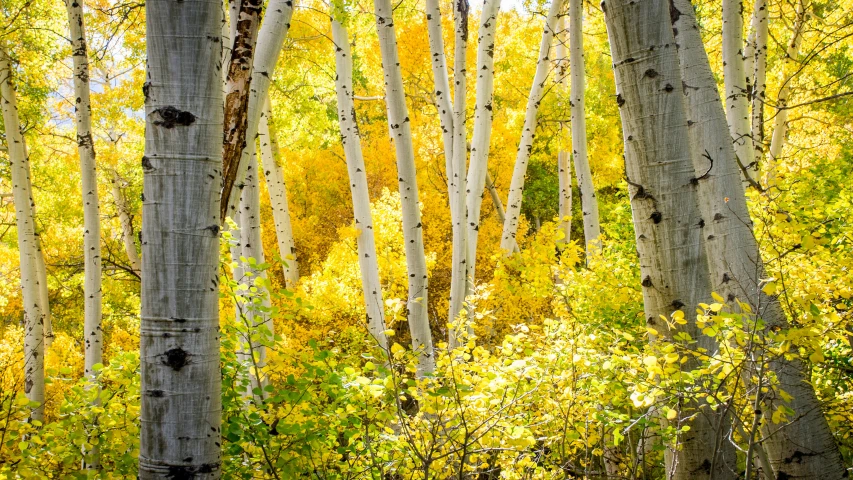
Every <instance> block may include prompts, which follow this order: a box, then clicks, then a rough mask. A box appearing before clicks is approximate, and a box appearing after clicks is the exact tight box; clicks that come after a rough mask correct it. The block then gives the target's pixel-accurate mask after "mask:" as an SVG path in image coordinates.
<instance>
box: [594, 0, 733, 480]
mask: <svg viewBox="0 0 853 480" xmlns="http://www.w3.org/2000/svg"><path fill="white" fill-rule="evenodd" d="M668 3H669V2H663V1H643V2H635V1H632V0H608V1H607V2H606V4H604V5H603V7H604V8H603V9H604V12H605V23H606V25H607V33H608V37H609V38H610V46H611V52H612V57H613V66H614V72H615V76H616V92H617V102H618V104H619V107H620V115H621V117H622V132H623V137H624V144H625V170H626V174H627V177H628V178H627V181H628V185H629V190H630V196H631V209H632V213H633V218H634V230H635V235H636V240H637V252H638V254H639V259H640V275H641V277H642V279H643V280H642V286H643V303H644V310H645V317H646V322H647V324H648V325H649V326H650V327H652V328H654V329H656V330H657V331H658V332H660V333H661V334H662V335H663V336H664V338H669V337H671V336H672V335H673V334H674V333H675V332H674V331H670V328H669V327H668V326H667V324H666V323H664V322H662V321H661V320H660V317H661V316H663V317H664V318H669V317H670V316H671V315H672V314H673V313H674V312H675V311H676V310H681V311H682V312H685V313H687V314H688V315H689V314H691V313H692V312H694V311H695V310H696V306H697V304H698V303H699V302H700V301H702V300H704V299H706V298H707V297H709V296H710V285H709V276H708V264H707V258H706V256H705V252H704V249H703V247H702V225H703V222H702V218H701V213H700V211H699V205H698V203H699V202H698V197H697V194H696V189H695V187H694V185H693V180H694V172H693V163H692V158H691V150H690V142H689V140H688V132H687V117H686V113H685V105H684V99H683V95H682V88H681V86H682V83H681V77H680V72H679V63H678V57H677V55H676V51H675V50H676V49H675V48H674V47H675V43H676V41H675V39H674V38H673V31H672V27H671V25H670V23H669V9H670V5H669V4H668ZM648 52H655V53H654V54H651V55H650V54H649V53H648ZM683 328H684V330H685V331H687V333H688V334H690V335H691V337H692V338H695V339H698V340H699V341H700V346H704V347H706V348H707V347H709V346H710V343H711V342H712V340H711V339H709V338H707V337H704V336H703V335H701V333H700V332H699V329H698V327H697V326H696V322H695V320H694V321H693V322H690V321H688V323H687V324H686V325H684V327H683ZM686 368H688V369H691V368H694V367H693V366H687V367H686ZM706 410H707V407H705V408H704V409H703V408H702V405H701V403H699V402H695V401H694V402H684V403H683V404H682V405H681V408H680V411H679V417H678V423H679V425H688V426H689V427H690V429H689V430H688V431H687V432H685V433H682V434H680V435H679V437H678V438H677V440H678V447H677V448H676V449H673V450H671V451H670V452H669V453H668V455H666V467H667V474H666V475H667V478H670V479H692V478H695V475H696V472H703V473H707V474H708V475H709V478H734V473H733V472H732V471H731V470H730V469H732V468H733V466H734V465H731V464H729V463H728V462H727V460H726V459H724V458H722V455H721V449H720V448H718V443H717V442H718V440H720V439H723V438H724V434H723V433H722V432H721V431H716V429H717V428H719V427H718V423H717V422H714V421H713V418H714V415H709V414H708V413H707V411H706Z"/></svg>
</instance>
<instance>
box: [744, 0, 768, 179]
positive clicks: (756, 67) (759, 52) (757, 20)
mask: <svg viewBox="0 0 853 480" xmlns="http://www.w3.org/2000/svg"><path fill="white" fill-rule="evenodd" d="M751 23H752V30H753V34H754V40H753V44H752V48H751V50H752V55H753V60H752V66H753V71H752V72H747V73H748V74H751V75H752V91H751V95H750V99H751V100H752V116H751V118H752V146H753V149H754V150H755V152H754V153H753V160H752V161H754V162H755V164H756V168H758V166H760V165H761V160H762V159H763V157H764V102H765V101H766V97H767V95H766V92H767V38H768V36H769V19H768V16H767V0H755V10H754V11H753V13H752V21H751Z"/></svg>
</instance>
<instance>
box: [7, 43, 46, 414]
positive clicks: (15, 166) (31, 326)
mask: <svg viewBox="0 0 853 480" xmlns="http://www.w3.org/2000/svg"><path fill="white" fill-rule="evenodd" d="M0 96H2V98H0V104H2V105H0V107H2V110H3V124H4V125H5V127H6V145H7V148H8V154H9V163H10V164H11V165H10V170H11V174H12V175H11V176H12V194H13V197H14V200H15V221H16V226H17V229H18V253H19V256H20V262H21V264H20V269H21V294H22V297H23V304H24V393H26V395H27V399H29V400H30V401H33V402H38V403H39V406H38V407H36V408H35V409H33V411H32V413H31V414H30V418H31V419H33V420H39V421H41V420H42V419H43V417H44V314H43V310H42V305H41V299H40V298H39V287H40V285H39V280H38V272H37V270H36V262H37V261H38V260H37V259H36V255H37V247H36V236H35V226H34V221H33V201H32V192H31V191H30V162H29V158H27V150H26V146H25V144H24V136H23V135H22V134H21V121H20V119H19V117H18V100H17V98H16V96H15V86H14V83H13V81H12V62H11V60H10V59H9V55H8V54H7V53H6V50H4V49H3V48H0Z"/></svg>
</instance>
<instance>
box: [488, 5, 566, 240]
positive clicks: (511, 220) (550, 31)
mask: <svg viewBox="0 0 853 480" xmlns="http://www.w3.org/2000/svg"><path fill="white" fill-rule="evenodd" d="M563 4H564V0H552V2H551V8H550V10H548V17H547V18H546V20H545V29H544V31H543V32H542V43H541V44H540V45H539V59H538V60H537V61H536V74H535V75H534V76H533V85H531V86H530V96H528V97H527V110H526V112H525V115H524V127H523V128H522V131H521V141H520V142H519V144H518V152H517V154H516V157H515V167H514V168H513V171H512V181H511V182H510V185H509V198H508V199H507V201H506V220H505V221H504V226H503V232H502V233H501V249H502V250H504V251H506V252H508V253H512V252H513V251H515V250H517V249H518V243H517V242H516V239H515V235H516V233H517V231H518V222H519V217H520V216H521V196H522V193H523V192H524V177H525V175H526V174H527V162H528V161H529V160H530V152H531V150H532V149H533V137H534V135H535V133H536V124H537V118H536V114H537V113H539V104H540V103H541V102H542V97H544V94H545V82H546V79H547V78H548V71H549V70H550V66H551V60H550V59H549V58H548V55H549V53H550V51H551V43H552V41H553V40H554V32H555V31H556V29H557V15H558V14H559V13H560V11H561V10H562V9H563Z"/></svg>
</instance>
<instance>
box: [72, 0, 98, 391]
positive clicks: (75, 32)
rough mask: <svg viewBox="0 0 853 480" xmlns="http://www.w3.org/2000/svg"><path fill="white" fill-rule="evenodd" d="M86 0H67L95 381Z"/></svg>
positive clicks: (89, 353) (94, 196)
mask: <svg viewBox="0 0 853 480" xmlns="http://www.w3.org/2000/svg"><path fill="white" fill-rule="evenodd" d="M82 2H83V0H66V1H65V6H66V8H67V10H68V25H69V29H70V31H71V52H72V55H73V59H74V95H75V96H76V97H77V101H76V103H75V114H76V119H77V152H78V153H79V156H80V172H81V175H80V176H81V179H82V182H83V189H82V191H83V262H84V280H83V297H84V301H83V311H84V320H83V336H84V342H85V348H86V350H85V368H86V370H85V373H86V376H88V377H89V378H92V379H94V378H95V377H96V376H97V372H95V370H94V368H93V367H94V365H96V364H99V363H101V362H102V361H103V333H102V331H101V223H100V221H101V214H100V202H99V200H98V171H97V163H96V162H95V144H94V141H93V138H92V106H91V102H90V101H89V57H88V49H87V47H86V28H85V26H84V22H83V5H82Z"/></svg>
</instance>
